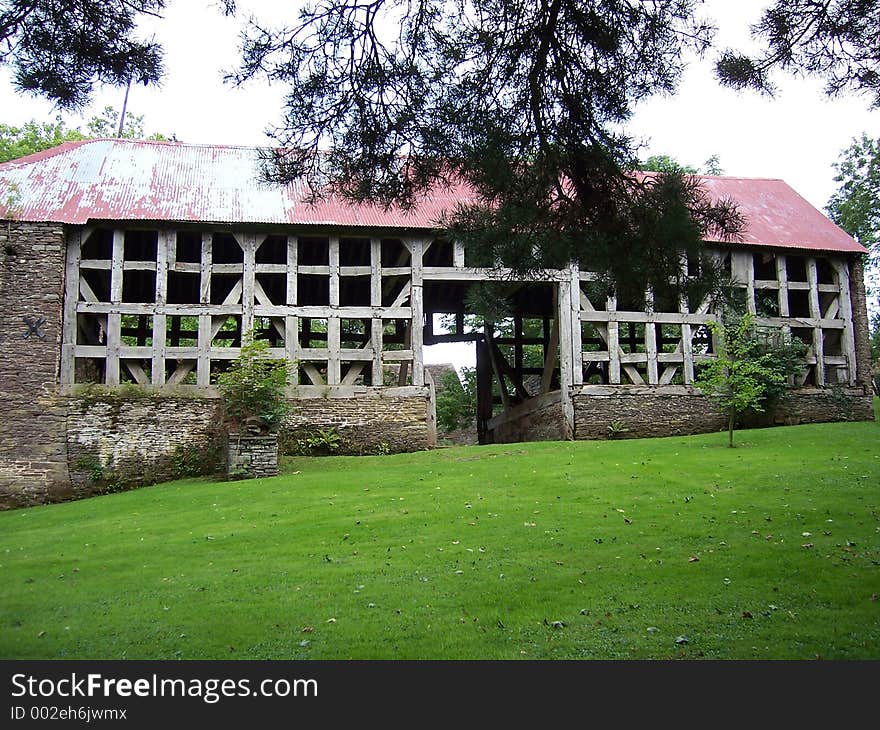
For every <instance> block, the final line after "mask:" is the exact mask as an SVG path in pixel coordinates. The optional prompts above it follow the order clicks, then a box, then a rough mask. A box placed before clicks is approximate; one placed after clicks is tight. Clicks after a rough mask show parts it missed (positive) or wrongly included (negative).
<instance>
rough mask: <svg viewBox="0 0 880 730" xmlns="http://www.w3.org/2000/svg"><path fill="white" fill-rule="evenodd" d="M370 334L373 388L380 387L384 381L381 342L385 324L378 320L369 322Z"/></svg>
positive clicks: (374, 319)
mask: <svg viewBox="0 0 880 730" xmlns="http://www.w3.org/2000/svg"><path fill="white" fill-rule="evenodd" d="M370 323H371V326H372V333H371V336H370V344H371V346H372V354H373V372H372V384H373V385H374V386H379V385H382V383H383V380H384V370H383V368H382V347H383V343H382V340H383V338H384V336H385V323H384V322H383V321H382V320H381V319H378V318H373V319H371V320H370Z"/></svg>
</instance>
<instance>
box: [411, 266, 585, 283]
mask: <svg viewBox="0 0 880 730" xmlns="http://www.w3.org/2000/svg"><path fill="white" fill-rule="evenodd" d="M422 276H423V279H424V281H508V282H509V281H520V282H531V281H538V282H545V281H557V282H558V281H567V280H568V269H562V270H556V269H549V270H547V271H542V272H541V273H540V274H532V275H525V274H522V273H520V272H517V271H514V270H512V269H473V268H465V269H457V268H453V267H450V266H425V267H424V268H423V270H422Z"/></svg>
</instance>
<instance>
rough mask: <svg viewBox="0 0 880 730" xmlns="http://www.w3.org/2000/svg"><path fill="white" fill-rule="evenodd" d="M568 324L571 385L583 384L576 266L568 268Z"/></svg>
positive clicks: (578, 282) (579, 283)
mask: <svg viewBox="0 0 880 730" xmlns="http://www.w3.org/2000/svg"><path fill="white" fill-rule="evenodd" d="M569 273H570V277H571V278H570V280H569V288H570V292H569V297H568V302H569V323H570V325H571V357H572V373H571V375H572V379H571V382H572V385H575V386H577V385H583V382H584V352H583V350H584V346H583V339H582V336H581V272H580V267H579V265H578V264H576V263H574V264H571V265H570V266H569Z"/></svg>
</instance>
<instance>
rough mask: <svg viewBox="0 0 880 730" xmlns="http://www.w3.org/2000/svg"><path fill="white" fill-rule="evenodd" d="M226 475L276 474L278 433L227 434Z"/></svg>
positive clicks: (265, 475)
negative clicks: (255, 434)
mask: <svg viewBox="0 0 880 730" xmlns="http://www.w3.org/2000/svg"><path fill="white" fill-rule="evenodd" d="M226 475H227V476H228V477H229V478H230V479H259V478H261V477H275V476H278V435H277V434H270V435H268V436H246V435H244V434H238V433H231V434H229V437H228V442H227V445H226Z"/></svg>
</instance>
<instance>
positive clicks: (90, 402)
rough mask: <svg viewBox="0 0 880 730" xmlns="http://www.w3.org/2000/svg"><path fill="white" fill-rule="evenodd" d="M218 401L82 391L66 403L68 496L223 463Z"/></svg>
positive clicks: (148, 481) (201, 470)
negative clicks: (82, 394) (70, 491)
mask: <svg viewBox="0 0 880 730" xmlns="http://www.w3.org/2000/svg"><path fill="white" fill-rule="evenodd" d="M217 411H218V401H217V400H216V399H211V398H184V397H177V398H175V397H168V396H159V395H149V394H142V395H140V396H139V397H128V398H126V397H125V395H124V394H123V395H117V394H87V395H85V396H79V397H71V398H69V399H68V407H67V461H68V468H69V471H70V483H71V487H72V489H73V492H74V494H73V496H85V495H88V494H92V493H95V492H102V491H107V490H110V489H118V488H123V487H131V486H142V485H145V484H154V483H156V482H161V481H166V480H169V479H175V478H179V477H184V476H193V475H196V474H200V473H205V472H206V471H207V472H211V471H215V470H217V469H218V468H222V466H223V463H222V454H221V448H222V434H221V432H220V430H219V428H218V424H219V419H218V415H217Z"/></svg>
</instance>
